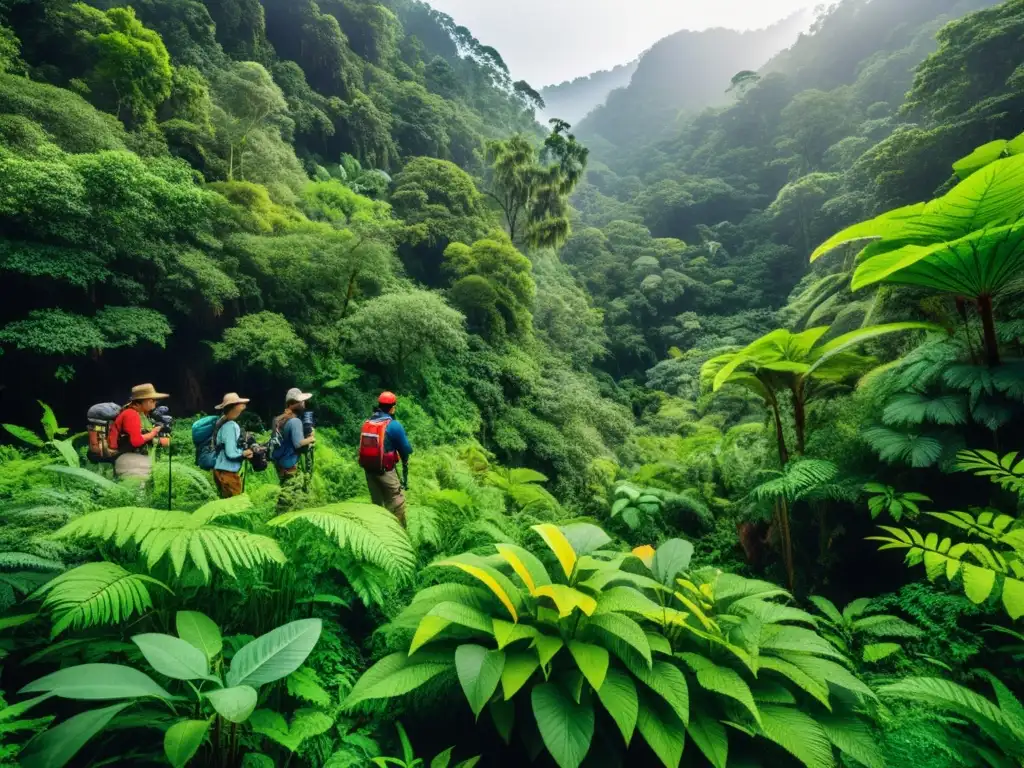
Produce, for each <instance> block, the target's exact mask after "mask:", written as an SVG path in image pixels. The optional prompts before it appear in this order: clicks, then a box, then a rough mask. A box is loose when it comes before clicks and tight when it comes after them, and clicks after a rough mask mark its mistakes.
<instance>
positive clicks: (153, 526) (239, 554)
mask: <svg viewBox="0 0 1024 768" xmlns="http://www.w3.org/2000/svg"><path fill="white" fill-rule="evenodd" d="M239 498H244V497H239ZM245 503H248V501H247V500H245V501H244V502H234V503H233V504H232V505H227V506H224V507H222V506H216V503H215V504H210V505H207V506H206V507H203V508H202V510H205V511H204V512H202V513H201V514H200V513H194V514H191V515H190V514H188V513H187V512H175V511H167V510H160V509H148V508H145V507H122V508H118V509H104V510H100V511H99V512H91V513H89V514H87V515H82V516H81V517H79V518H77V519H76V520H72V521H71V522H70V523H68V524H67V525H65V526H64V527H63V528H61V529H60V530H58V531H57V532H56V533H54V534H52V535H53V536H54V538H57V539H99V540H101V541H109V542H111V543H113V544H114V545H115V546H117V547H125V546H127V545H128V544H129V543H134V544H136V545H137V546H138V548H139V552H141V553H142V554H143V555H144V556H145V557H146V564H147V567H149V568H153V567H154V566H155V565H156V564H157V563H158V562H159V561H160V560H161V559H162V558H163V557H164V556H167V555H169V556H170V558H171V563H172V565H173V566H174V572H175V574H176V575H178V576H181V574H182V571H183V570H184V567H185V563H186V562H191V563H192V564H193V565H194V566H195V567H196V568H197V569H199V571H200V572H201V573H202V574H203V576H204V578H205V579H206V580H207V581H209V579H210V574H211V568H210V566H211V564H212V565H213V566H215V567H216V568H218V569H219V570H222V571H224V572H226V573H227V574H228V575H230V576H235V568H236V567H243V568H256V567H258V566H262V565H267V564H269V563H278V564H283V563H285V562H287V558H286V557H285V556H284V553H283V552H282V551H281V547H280V546H279V545H278V543H277V542H276V541H274V539H271V538H270V537H268V536H261V535H259V534H255V533H252V532H250V531H245V530H242V529H240V528H230V527H227V526H219V525H212V524H210V523H209V522H208V518H210V517H211V516H214V515H216V514H217V511H218V510H224V509H230V510H234V511H236V512H237V510H239V509H240V508H241V507H242V506H243V505H244V504H245Z"/></svg>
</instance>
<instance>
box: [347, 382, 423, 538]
mask: <svg viewBox="0 0 1024 768" xmlns="http://www.w3.org/2000/svg"><path fill="white" fill-rule="evenodd" d="M397 404H398V398H397V397H395V394H394V393H393V392H384V393H382V394H381V396H380V397H379V398H378V399H377V409H376V411H375V412H374V414H373V416H372V417H371V418H370V419H369V421H367V422H366V423H364V424H363V428H362V430H361V434H360V439H359V465H360V466H361V467H362V468H363V470H364V471H365V472H366V485H367V487H368V488H369V489H370V498H371V499H372V500H373V503H374V504H377V505H378V506H381V507H384V508H385V509H388V510H389V511H390V512H391V513H392V514H394V516H395V517H397V518H398V521H399V522H400V523H401V524H402V525H403V526H404V525H405V491H406V489H407V488H408V487H409V457H410V456H411V455H412V445H410V444H409V437H408V436H407V435H406V434H405V428H404V427H403V426H402V425H401V424H400V423H399V422H398V421H397V420H396V419H395V406H396V405H397ZM399 461H401V462H402V479H401V480H399V479H398V472H396V471H395V467H397V466H398V462H399Z"/></svg>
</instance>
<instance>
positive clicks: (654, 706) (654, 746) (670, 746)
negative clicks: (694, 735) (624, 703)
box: [636, 696, 686, 768]
mask: <svg viewBox="0 0 1024 768" xmlns="http://www.w3.org/2000/svg"><path fill="white" fill-rule="evenodd" d="M636 726H637V729H638V730H639V731H640V735H641V736H643V737H644V741H646V742H647V744H648V746H650V748H651V750H652V751H653V752H654V754H655V755H657V756H658V759H659V760H660V761H661V763H662V765H664V766H665V768H679V763H680V761H681V760H682V759H683V747H684V746H685V745H686V729H685V728H684V727H683V723H681V722H680V721H679V718H678V717H677V716H676V714H675V713H674V712H673V711H672V710H671V709H670V708H669V707H668V706H666V705H665V703H664V702H663V701H660V700H658V699H656V698H654V697H651V696H642V697H641V699H640V713H639V716H638V718H637V723H636Z"/></svg>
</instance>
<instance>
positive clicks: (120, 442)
mask: <svg viewBox="0 0 1024 768" xmlns="http://www.w3.org/2000/svg"><path fill="white" fill-rule="evenodd" d="M168 397H170V395H167V394H164V393H163V392H157V391H156V387H154V386H153V385H152V384H139V385H138V386H136V387H132V395H131V401H130V402H129V403H128V405H126V406H125V407H124V408H123V409H122V411H121V413H119V414H118V416H117V418H116V419H114V423H113V424H112V425H111V427H110V434H109V439H110V446H111V447H112V448H115V449H116V450H117V452H118V456H117V459H116V460H115V461H114V474H115V476H117V477H118V478H119V479H124V478H137V479H139V480H143V481H145V480H148V479H149V476H150V475H151V474H152V472H153V467H152V464H151V463H150V460H149V447H150V445H152V443H153V441H154V440H156V439H157V438H158V437H160V427H156V428H153V425H152V423H151V422H150V420H149V414H151V413H152V412H153V410H154V409H155V408H156V404H157V402H158V401H159V400H166V399H167V398H168ZM143 421H145V425H146V426H147V427H149V428H150V429H149V431H147V432H143V431H142V428H143ZM168 441H169V438H162V439H161V440H160V445H163V446H166V445H167V444H168Z"/></svg>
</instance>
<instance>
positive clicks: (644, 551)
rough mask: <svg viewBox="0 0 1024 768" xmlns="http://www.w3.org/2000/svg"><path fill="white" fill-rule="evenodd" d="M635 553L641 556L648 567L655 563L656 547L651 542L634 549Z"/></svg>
mask: <svg viewBox="0 0 1024 768" xmlns="http://www.w3.org/2000/svg"><path fill="white" fill-rule="evenodd" d="M633 554H634V555H636V556H637V557H639V558H640V560H641V561H642V562H643V564H644V565H646V566H647V567H648V568H650V567H651V564H652V563H654V547H652V546H651V545H650V544H644V545H643V546H642V547H637V548H636V549H634V550H633Z"/></svg>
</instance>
